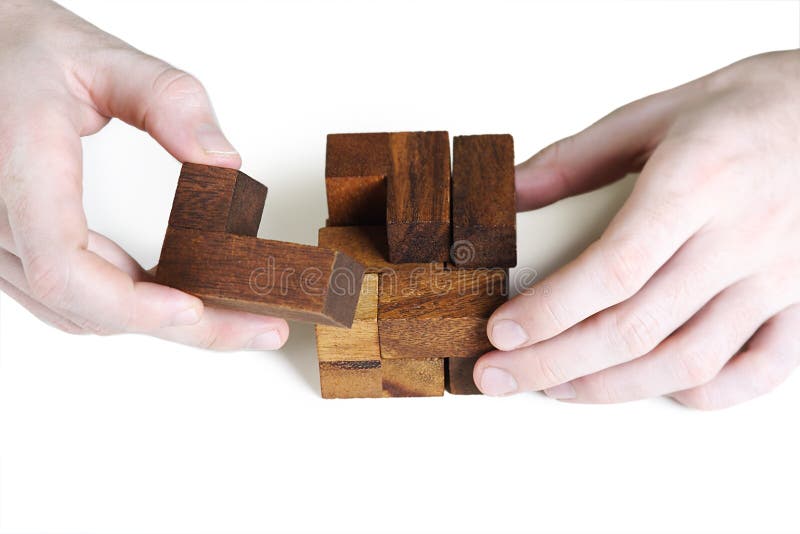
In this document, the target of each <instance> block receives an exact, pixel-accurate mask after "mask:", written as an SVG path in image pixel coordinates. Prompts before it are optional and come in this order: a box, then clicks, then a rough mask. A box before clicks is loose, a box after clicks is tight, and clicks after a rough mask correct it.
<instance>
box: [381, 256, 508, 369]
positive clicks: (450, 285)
mask: <svg viewBox="0 0 800 534" xmlns="http://www.w3.org/2000/svg"><path fill="white" fill-rule="evenodd" d="M392 282H393V283H391V284H390V283H389V280H386V279H385V278H384V275H383V274H382V275H381V283H380V287H379V295H378V333H379V338H380V343H381V357H382V358H384V359H405V358H472V357H477V356H480V355H481V354H483V353H484V352H487V351H489V350H491V348H492V346H491V344H490V343H489V339H488V337H487V336H486V324H487V320H488V318H489V316H490V315H491V314H492V312H493V311H494V310H495V309H497V307H498V306H500V305H501V304H502V303H503V302H505V300H506V298H507V292H508V273H507V271H505V270H504V269H474V270H473V269H450V270H443V271H441V272H432V273H428V274H427V275H421V274H408V275H404V274H402V273H401V274H400V275H395V277H394V279H393V280H392Z"/></svg>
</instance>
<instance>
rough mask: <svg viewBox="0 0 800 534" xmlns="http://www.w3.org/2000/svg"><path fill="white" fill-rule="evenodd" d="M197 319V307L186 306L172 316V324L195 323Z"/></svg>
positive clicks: (198, 318)
mask: <svg viewBox="0 0 800 534" xmlns="http://www.w3.org/2000/svg"><path fill="white" fill-rule="evenodd" d="M199 320H200V314H199V313H198V311H197V308H195V307H192V308H186V309H185V310H183V311H179V312H178V313H176V314H175V315H173V316H172V326H189V325H193V324H197V322H198V321H199Z"/></svg>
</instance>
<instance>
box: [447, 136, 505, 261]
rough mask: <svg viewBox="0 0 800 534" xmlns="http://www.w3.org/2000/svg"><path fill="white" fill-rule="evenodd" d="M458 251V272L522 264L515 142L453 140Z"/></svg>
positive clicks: (474, 138)
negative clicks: (519, 256)
mask: <svg viewBox="0 0 800 534" xmlns="http://www.w3.org/2000/svg"><path fill="white" fill-rule="evenodd" d="M452 181H453V183H452V203H453V221H452V224H453V250H452V252H451V261H452V262H453V263H454V264H455V265H458V266H459V267H468V268H469V267H513V266H514V265H516V264H517V237H516V200H515V187H514V139H513V138H512V137H511V136H510V135H468V136H457V137H455V138H453V178H452Z"/></svg>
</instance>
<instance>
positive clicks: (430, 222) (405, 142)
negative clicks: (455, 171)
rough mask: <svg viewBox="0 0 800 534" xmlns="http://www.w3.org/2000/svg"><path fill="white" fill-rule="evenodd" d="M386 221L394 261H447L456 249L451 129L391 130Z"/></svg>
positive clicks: (390, 252) (390, 253) (391, 259)
mask: <svg viewBox="0 0 800 534" xmlns="http://www.w3.org/2000/svg"><path fill="white" fill-rule="evenodd" d="M389 151H390V154H391V161H392V170H391V174H390V175H389V176H388V179H387V184H386V226H387V235H388V243H389V260H390V261H391V262H392V263H422V262H445V261H447V260H448V257H449V249H450V140H449V137H448V134H447V132H401V133H392V134H389Z"/></svg>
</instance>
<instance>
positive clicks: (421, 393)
mask: <svg viewBox="0 0 800 534" xmlns="http://www.w3.org/2000/svg"><path fill="white" fill-rule="evenodd" d="M381 367H382V369H383V396H384V397H437V396H441V395H443V394H444V360H442V359H441V358H423V359H416V360H385V359H384V360H382V361H381Z"/></svg>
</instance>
